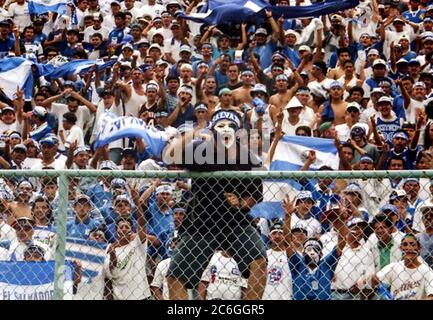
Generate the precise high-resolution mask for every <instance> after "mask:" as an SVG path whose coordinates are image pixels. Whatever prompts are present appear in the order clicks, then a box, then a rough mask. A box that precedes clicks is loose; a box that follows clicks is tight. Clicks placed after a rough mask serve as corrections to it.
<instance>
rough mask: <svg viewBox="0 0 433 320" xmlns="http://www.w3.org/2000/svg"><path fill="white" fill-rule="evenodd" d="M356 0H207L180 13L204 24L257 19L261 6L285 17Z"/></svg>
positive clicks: (328, 9)
mask: <svg viewBox="0 0 433 320" xmlns="http://www.w3.org/2000/svg"><path fill="white" fill-rule="evenodd" d="M358 4H359V0H342V1H338V0H327V1H324V2H320V3H315V4H312V5H309V6H271V5H270V4H269V3H268V2H266V1H265V0H231V1H227V0H208V1H207V3H206V4H205V5H204V6H203V8H202V9H201V11H200V12H199V13H192V14H189V15H186V14H181V15H180V17H182V18H184V19H187V20H192V21H195V22H198V23H206V24H208V25H214V24H215V25H217V24H224V23H227V22H235V23H241V22H247V21H249V22H253V23H256V22H260V21H263V20H265V18H266V14H265V9H266V10H270V11H272V13H273V14H274V17H280V16H281V15H283V16H284V18H286V19H294V18H303V17H314V16H320V15H326V14H331V13H334V12H338V11H342V10H346V9H349V8H353V7H356V6H357V5H358Z"/></svg>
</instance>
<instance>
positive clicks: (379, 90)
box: [371, 87, 385, 94]
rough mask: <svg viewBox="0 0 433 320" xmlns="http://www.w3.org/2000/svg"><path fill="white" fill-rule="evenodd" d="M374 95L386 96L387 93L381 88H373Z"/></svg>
mask: <svg viewBox="0 0 433 320" xmlns="http://www.w3.org/2000/svg"><path fill="white" fill-rule="evenodd" d="M373 93H381V94H385V91H383V89H382V88H380V87H376V88H373V90H371V94H373Z"/></svg>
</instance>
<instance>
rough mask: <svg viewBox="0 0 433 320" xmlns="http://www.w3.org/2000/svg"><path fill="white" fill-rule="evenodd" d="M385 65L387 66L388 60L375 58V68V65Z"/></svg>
mask: <svg viewBox="0 0 433 320" xmlns="http://www.w3.org/2000/svg"><path fill="white" fill-rule="evenodd" d="M380 64H381V65H384V66H385V67H386V66H387V65H386V62H385V60H383V59H376V60H374V62H373V68H374V67H375V66H377V65H380Z"/></svg>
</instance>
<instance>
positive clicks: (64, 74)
mask: <svg viewBox="0 0 433 320" xmlns="http://www.w3.org/2000/svg"><path fill="white" fill-rule="evenodd" d="M116 61H117V60H114V59H113V60H109V61H107V62H104V61H102V60H101V61H99V60H88V59H77V60H72V61H69V62H66V63H64V64H62V65H60V66H58V67H55V69H54V70H48V72H46V73H44V74H42V76H44V77H45V79H47V80H49V79H57V78H63V79H67V78H68V77H70V76H71V75H73V74H80V73H85V72H87V71H89V70H90V68H91V67H92V66H93V65H96V69H97V71H102V70H104V69H106V68H109V67H111V66H112V65H114V64H115V63H116Z"/></svg>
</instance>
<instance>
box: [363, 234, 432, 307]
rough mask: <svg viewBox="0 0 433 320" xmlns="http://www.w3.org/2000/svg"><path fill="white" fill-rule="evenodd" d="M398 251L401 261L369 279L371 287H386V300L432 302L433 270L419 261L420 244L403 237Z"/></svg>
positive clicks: (416, 240) (414, 238) (408, 237)
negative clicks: (399, 251) (400, 254)
mask: <svg viewBox="0 0 433 320" xmlns="http://www.w3.org/2000/svg"><path fill="white" fill-rule="evenodd" d="M400 250H401V252H402V258H403V259H402V260H400V261H396V262H393V263H390V264H388V265H387V266H385V267H384V268H382V269H381V270H380V271H379V272H378V273H376V275H374V276H373V277H372V279H371V284H372V287H373V288H376V287H381V288H383V286H384V285H385V286H388V287H389V291H387V299H388V300H433V270H432V269H431V268H430V267H429V266H428V265H427V264H426V263H425V262H423V261H422V260H421V259H419V255H420V252H421V244H420V242H419V240H418V239H417V237H416V236H415V235H414V234H411V233H409V234H407V235H405V236H404V237H403V239H402V240H401V244H400ZM382 290H383V289H382Z"/></svg>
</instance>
